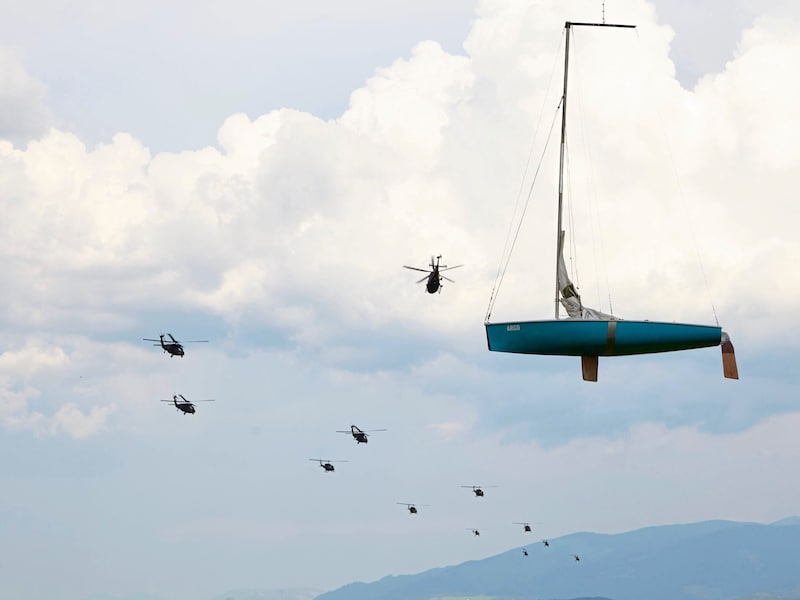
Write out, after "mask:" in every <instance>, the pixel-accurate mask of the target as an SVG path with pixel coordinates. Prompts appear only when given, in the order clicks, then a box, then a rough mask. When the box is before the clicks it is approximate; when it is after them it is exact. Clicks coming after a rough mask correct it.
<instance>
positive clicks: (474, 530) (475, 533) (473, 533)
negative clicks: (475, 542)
mask: <svg viewBox="0 0 800 600" xmlns="http://www.w3.org/2000/svg"><path fill="white" fill-rule="evenodd" d="M467 531H471V532H472V535H480V534H481V532H480V531H478V530H477V529H472V527H467Z"/></svg>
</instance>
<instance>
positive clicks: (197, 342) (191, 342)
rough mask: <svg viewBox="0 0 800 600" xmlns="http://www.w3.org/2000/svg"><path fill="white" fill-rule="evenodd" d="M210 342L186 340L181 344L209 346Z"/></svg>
mask: <svg viewBox="0 0 800 600" xmlns="http://www.w3.org/2000/svg"><path fill="white" fill-rule="evenodd" d="M207 343H208V340H186V341H185V342H181V344H207Z"/></svg>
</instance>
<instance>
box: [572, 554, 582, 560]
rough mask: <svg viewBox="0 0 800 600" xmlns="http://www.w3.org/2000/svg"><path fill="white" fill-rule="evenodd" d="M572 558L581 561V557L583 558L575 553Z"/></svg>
mask: <svg viewBox="0 0 800 600" xmlns="http://www.w3.org/2000/svg"><path fill="white" fill-rule="evenodd" d="M572 558H574V559H575V560H576V561H580V559H581V557H580V556H578V555H577V554H573V555H572Z"/></svg>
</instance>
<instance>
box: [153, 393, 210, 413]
mask: <svg viewBox="0 0 800 600" xmlns="http://www.w3.org/2000/svg"><path fill="white" fill-rule="evenodd" d="M179 397H180V400H178V398H179ZM161 402H172V403H173V404H174V405H175V408H177V409H178V410H180V411H182V412H183V414H187V413H188V414H190V415H193V414H194V413H195V408H194V403H192V402H189V401H188V400H187V399H186V398H185V397H184V395H183V394H177V395H175V396H172V400H162V401H161ZM195 402H214V400H213V399H210V400H195Z"/></svg>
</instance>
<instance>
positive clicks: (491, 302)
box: [486, 98, 563, 323]
mask: <svg viewBox="0 0 800 600" xmlns="http://www.w3.org/2000/svg"><path fill="white" fill-rule="evenodd" d="M562 102H563V98H562V99H561V100H560V101H559V103H558V106H557V107H556V110H555V112H554V113H553V120H552V121H551V123H550V131H549V132H548V133H547V139H546V140H545V143H544V148H543V149H542V154H541V156H540V157H539V163H538V164H537V165H536V171H535V172H534V174H533V181H531V185H530V188H529V189H528V194H527V196H526V198H525V203H524V205H523V207H522V212H521V214H520V217H519V221H518V222H517V228H516V229H515V230H514V236H513V239H512V240H511V246H510V247H509V250H508V254H507V256H506V257H505V263H504V264H501V267H500V269H498V271H499V276H498V279H497V282H496V284H495V287H494V288H493V289H492V296H491V298H490V299H489V307H488V309H487V310H486V322H487V323H488V322H489V317H491V315H492V309H493V308H494V302H495V300H496V299H497V295H496V291H497V290H499V289H500V286H501V285H502V283H503V278H504V277H505V275H506V271H507V270H508V264H509V262H511V254H512V253H513V251H514V246H515V245H516V243H517V238H518V237H519V232H520V230H521V229H522V222H523V221H524V220H525V213H526V212H527V210H528V204H529V203H530V199H531V196H532V195H533V188H534V186H535V185H536V180H537V179H538V177H539V171H540V170H541V168H542V163H543V162H544V154H545V152H547V147H548V146H549V145H550V138H551V137H552V136H553V129H554V128H555V124H556V121H557V118H558V113H559V111H560V110H561V106H562Z"/></svg>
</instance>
